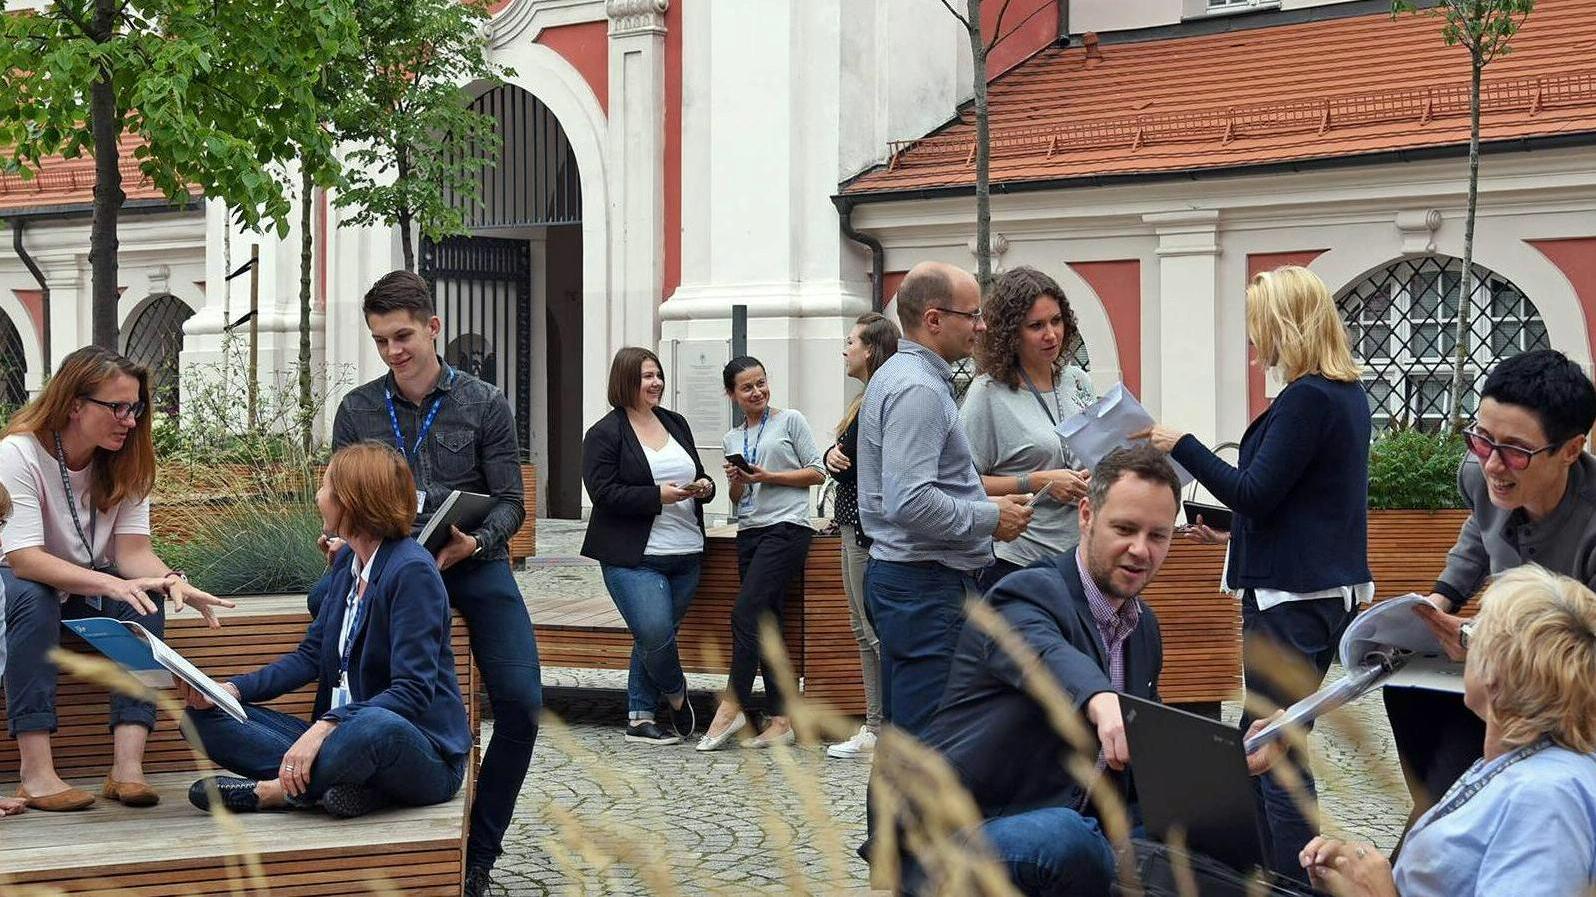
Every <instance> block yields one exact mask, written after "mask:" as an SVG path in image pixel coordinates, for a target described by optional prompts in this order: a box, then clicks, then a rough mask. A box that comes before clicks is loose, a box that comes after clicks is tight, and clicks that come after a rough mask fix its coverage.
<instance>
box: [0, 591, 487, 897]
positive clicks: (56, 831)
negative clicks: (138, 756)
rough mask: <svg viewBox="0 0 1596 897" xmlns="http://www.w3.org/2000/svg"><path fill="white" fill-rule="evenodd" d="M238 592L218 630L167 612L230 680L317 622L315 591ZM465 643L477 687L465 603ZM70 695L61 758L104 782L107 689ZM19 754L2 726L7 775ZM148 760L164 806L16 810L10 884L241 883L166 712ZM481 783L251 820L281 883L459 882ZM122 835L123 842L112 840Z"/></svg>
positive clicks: (198, 655) (62, 709)
mask: <svg viewBox="0 0 1596 897" xmlns="http://www.w3.org/2000/svg"><path fill="white" fill-rule="evenodd" d="M235 600H237V601H238V604H239V607H238V608H236V609H234V610H230V611H223V612H222V615H223V627H222V628H221V629H218V630H211V629H207V628H206V627H204V626H203V625H202V624H201V623H200V621H199V619H198V617H197V616H195V615H193V614H192V613H191V612H186V613H184V614H183V615H181V616H178V617H174V618H172V619H170V620H168V622H167V638H166V641H167V642H168V643H169V644H171V645H172V646H173V647H174V648H176V649H177V650H178V651H179V652H180V653H182V654H183V655H184V656H185V657H187V658H188V659H189V660H191V661H192V662H194V663H195V664H196V665H197V666H199V667H200V668H201V669H203V670H204V671H205V672H206V673H208V674H210V675H211V676H213V677H214V678H216V679H218V680H225V679H227V678H228V677H231V676H234V675H237V674H239V673H243V672H248V671H250V670H253V669H256V668H258V667H259V666H261V665H262V664H264V663H266V662H269V661H271V660H273V659H275V658H277V657H278V656H280V655H282V654H283V653H285V652H287V651H290V650H292V649H293V648H294V647H295V646H296V645H298V644H299V640H300V638H301V637H302V636H303V635H304V632H305V628H306V626H307V625H308V624H309V621H310V617H309V614H308V613H307V612H306V610H305V597H304V596H303V595H262V596H241V597H239V598H237V599H235ZM63 643H64V646H65V647H67V648H69V649H70V650H74V651H79V652H81V653H85V654H92V653H93V649H91V648H89V647H88V646H87V645H85V644H83V643H82V642H80V641H78V640H77V639H75V638H73V637H71V636H67V637H66V638H64V639H63ZM452 645H453V648H454V653H455V663H456V674H457V675H458V676H459V677H460V684H461V688H462V690H463V692H464V693H465V694H466V695H474V694H475V693H476V690H477V689H476V677H475V675H474V674H475V669H474V667H473V666H472V664H471V653H470V643H469V641H468V639H467V635H466V627H465V623H464V621H463V620H462V619H461V618H460V617H459V615H458V614H457V615H455V618H454V625H453V631H452ZM96 656H97V655H96ZM314 697H315V688H314V686H308V687H306V688H305V689H301V690H300V691H297V692H294V693H292V694H288V695H284V696H283V697H281V698H279V699H277V700H276V701H273V702H271V703H270V704H269V706H271V707H273V708H275V709H278V710H281V711H283V712H285V713H291V714H294V715H296V716H305V715H308V714H309V712H310V708H311V702H312V701H313V700H314ZM3 706H4V701H3V699H0V707H3ZM57 708H58V712H59V714H60V717H61V720H60V728H59V730H58V731H57V732H56V734H55V737H54V738H53V739H52V740H51V746H52V748H53V751H54V754H55V759H56V766H57V769H58V771H59V772H60V773H61V775H62V776H63V777H65V778H67V779H68V780H71V781H73V782H74V783H75V784H77V785H78V786H79V787H83V788H90V789H92V790H95V791H96V792H97V791H98V787H99V783H100V782H101V781H102V780H103V778H104V776H105V773H106V772H107V770H108V769H109V767H110V758H111V742H110V733H109V731H108V729H107V727H106V692H105V690H104V689H103V688H101V687H100V686H97V685H92V684H89V683H86V682H82V681H79V680H75V679H73V678H71V677H69V676H65V675H63V676H62V679H61V686H60V691H59V695H58V701H57ZM467 712H468V713H469V714H470V718H471V725H472V730H473V732H475V731H476V730H477V728H478V724H479V720H480V717H479V714H478V713H477V708H476V706H475V702H474V701H472V700H468V701H467ZM17 764H18V758H17V750H16V742H15V741H14V740H12V739H10V738H0V782H6V783H12V782H14V781H15V778H16V774H17ZM145 770H146V772H147V773H149V774H150V776H151V782H152V784H155V785H156V787H157V788H158V789H159V790H160V791H161V794H162V802H161V805H160V806H159V807H158V808H155V809H153V810H129V809H127V808H123V807H120V806H119V805H117V804H115V803H113V802H110V801H106V800H103V799H102V800H101V801H99V802H98V803H96V804H95V806H94V808H92V809H90V810H88V811H85V812H82V813H68V814H47V813H39V812H31V813H28V814H26V816H24V817H22V818H19V819H15V820H6V823H5V824H6V827H5V831H4V836H3V837H0V897H4V895H5V894H6V893H7V886H8V885H20V884H24V883H27V884H40V885H50V886H52V887H56V888H61V889H63V890H65V891H67V892H68V893H73V894H105V895H110V894H111V893H113V892H115V893H117V894H123V895H126V894H131V895H150V897H155V895H165V894H173V893H184V894H189V893H192V894H213V893H215V894H222V893H231V890H230V885H229V884H228V881H227V877H226V874H225V872H224V870H225V869H226V868H228V864H229V863H236V857H235V856H234V854H235V853H236V852H237V849H238V848H237V845H236V844H235V843H234V842H233V841H232V840H231V839H230V838H229V837H228V836H226V835H225V834H224V833H222V832H221V831H220V830H219V829H218V828H217V827H216V826H215V824H214V823H213V822H212V821H211V819H210V818H209V817H208V816H206V815H204V814H201V813H199V812H198V811H197V810H194V809H193V808H192V807H190V806H189V804H188V800H187V797H186V794H187V789H188V785H189V783H190V782H192V781H193V780H194V779H195V778H196V777H197V773H196V771H195V770H196V765H195V760H194V755H193V753H192V751H191V750H190V748H189V746H188V744H187V742H185V741H184V740H183V738H182V735H181V734H180V733H179V731H178V728H177V725H176V723H175V721H173V720H171V719H170V718H163V719H161V720H160V723H159V725H158V727H157V729H156V731H155V732H154V733H153V734H152V735H151V737H150V742H149V746H148V748H147V750H146V752H145ZM0 790H3V792H4V793H7V794H10V793H13V792H14V791H15V786H14V784H4V785H0ZM468 791H469V786H468V787H467V788H462V789H461V792H460V794H459V795H458V796H456V798H455V799H454V800H453V801H451V802H449V803H446V804H441V805H438V806H435V807H424V808H414V809H402V810H384V811H381V812H379V813H375V814H372V815H371V816H367V817H363V818H361V819H358V820H342V821H338V820H332V819H331V818H330V817H327V816H325V815H323V814H312V813H295V814H290V815H283V814H262V815H260V816H252V817H249V818H245V819H242V822H243V823H244V828H245V832H246V835H247V836H248V840H249V841H250V843H251V844H252V845H253V848H254V849H255V850H256V851H257V852H259V854H260V858H261V861H262V862H263V863H264V864H265V866H266V870H267V875H268V877H269V878H270V879H271V885H272V893H273V894H276V895H285V894H286V895H294V894H303V895H312V894H314V895H344V894H347V895H351V897H352V895H356V894H360V895H365V894H370V893H373V891H372V890H371V888H370V887H369V884H368V879H372V878H373V877H374V874H375V872H374V870H380V873H381V874H382V875H383V876H384V877H385V878H386V879H387V881H388V882H389V883H390V884H391V885H392V886H393V887H394V888H396V889H397V891H398V892H399V893H404V894H436V895H454V894H458V893H459V891H460V882H461V877H462V875H463V874H464V862H465V826H466V807H467V805H468ZM68 826H70V829H69V828H67V827H68ZM108 846H110V847H114V849H113V850H110V851H108V850H107V849H106V848H107V847H108ZM379 858H380V859H379ZM115 859H121V860H126V861H127V862H121V863H117V862H113V860H115Z"/></svg>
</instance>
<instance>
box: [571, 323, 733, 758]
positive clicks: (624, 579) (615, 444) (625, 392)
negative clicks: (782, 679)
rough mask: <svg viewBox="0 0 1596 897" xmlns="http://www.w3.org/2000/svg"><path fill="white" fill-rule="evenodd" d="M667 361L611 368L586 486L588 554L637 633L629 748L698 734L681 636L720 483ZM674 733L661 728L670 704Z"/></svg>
mask: <svg viewBox="0 0 1596 897" xmlns="http://www.w3.org/2000/svg"><path fill="white" fill-rule="evenodd" d="M664 394H665V369H664V367H663V366H662V365H661V364H660V362H659V356H657V355H655V354H654V353H653V352H650V351H649V350H647V349H640V348H637V347H634V346H628V347H627V348H624V349H622V350H621V351H619V352H617V353H615V360H614V361H613V362H612V363H611V364H610V384H609V399H610V406H611V408H612V409H613V410H611V411H610V413H609V414H606V415H605V416H604V417H603V418H602V419H600V420H599V422H598V423H596V424H594V425H593V426H592V427H591V428H589V429H588V431H587V435H586V436H584V437H583V438H582V482H583V483H584V484H585V485H586V486H587V493H588V495H589V496H591V497H592V499H593V512H592V514H591V515H590V517H589V519H588V525H587V536H586V537H585V538H584V539H583V540H582V554H583V555H585V556H587V557H590V558H593V559H594V560H596V561H598V562H599V564H600V565H602V567H603V571H604V586H605V588H607V589H609V592H610V597H611V598H612V599H614V601H615V606H616V607H617V608H619V609H620V612H621V616H622V617H623V618H625V620H626V626H627V628H628V629H630V630H632V667H631V672H630V674H629V675H628V676H627V680H626V707H627V714H626V715H627V726H626V740H627V741H629V742H633V743H639V744H657V745H665V744H676V743H678V742H680V741H681V740H682V739H683V738H688V737H691V736H692V734H693V731H694V730H695V729H696V728H697V727H698V724H697V720H696V719H695V718H694V716H693V704H692V702H691V701H689V700H687V677H686V676H684V675H683V673H682V662H681V659H680V658H679V657H678V656H677V653H676V628H677V626H679V625H680V624H681V622H682V617H683V616H685V615H686V613H687V607H688V605H690V604H691V603H692V601H693V593H694V592H695V591H697V589H698V574H699V567H700V564H701V562H702V560H703V557H704V507H703V506H704V503H705V502H707V501H709V500H711V499H713V498H714V497H715V483H714V481H712V480H711V479H709V477H707V476H705V475H704V465H703V464H702V463H700V461H699V459H698V452H697V451H696V450H695V449H694V447H693V433H692V430H690V429H688V426H687V419H686V418H684V417H682V416H681V415H680V414H677V413H676V412H674V411H668V410H666V409H664V408H661V407H660V404H659V403H660V399H661V398H662V397H663V396H664ZM661 697H664V698H665V699H666V701H667V702H668V703H669V705H670V708H671V731H666V730H665V729H662V728H660V727H659V726H658V725H656V724H655V722H654V714H655V711H656V710H657V709H658V708H659V702H660V698H661Z"/></svg>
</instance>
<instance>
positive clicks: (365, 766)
mask: <svg viewBox="0 0 1596 897" xmlns="http://www.w3.org/2000/svg"><path fill="white" fill-rule="evenodd" d="M244 714H245V715H246V716H248V717H249V721H248V722H242V723H241V722H239V721H238V720H235V719H233V718H232V717H230V716H228V715H227V714H226V713H223V712H222V711H220V710H190V711H188V719H189V722H190V723H192V724H193V726H194V731H195V734H197V735H198V736H199V740H200V745H201V746H202V747H203V748H204V749H205V753H206V755H207V756H209V757H210V758H211V760H213V761H214V762H215V763H216V764H217V765H218V766H220V767H222V768H223V769H226V770H228V771H229V772H233V773H236V774H238V775H241V776H243V777H244V778H247V779H254V780H255V781H263V780H269V779H275V778H277V775H278V769H279V768H280V767H281V766H282V763H283V755H284V754H286V753H288V749H289V748H291V747H293V746H294V742H295V741H298V740H299V736H301V735H303V734H305V730H307V729H309V728H310V723H308V722H306V721H304V720H302V719H299V718H297V717H292V716H289V715H288V714H286V713H279V712H277V711H276V710H271V709H268V708H266V707H258V706H256V705H254V704H247V705H245V706H244ZM465 765H466V758H465V757H446V756H444V755H443V754H441V753H439V751H438V747H437V745H434V744H433V743H432V742H431V741H428V740H427V736H425V735H423V734H421V730H420V729H417V728H416V727H415V726H414V725H412V724H411V723H410V721H409V720H406V719H405V718H404V717H402V716H400V715H399V714H397V713H394V712H393V711H392V710H387V709H385V708H382V707H362V708H360V709H358V710H356V711H355V712H354V713H352V714H350V716H349V718H348V719H346V720H344V721H343V722H341V723H339V724H338V725H337V726H336V727H335V728H334V729H333V730H332V733H331V734H329V735H328V736H327V740H326V741H324V742H322V745H321V750H320V751H319V752H318V753H317V754H316V762H315V763H314V764H313V765H312V766H311V769H310V787H309V789H308V790H307V791H306V792H305V794H304V800H305V801H306V802H314V801H317V800H320V799H321V796H322V795H323V794H324V793H326V791H327V789H328V788H331V787H332V786H334V785H358V786H363V787H366V788H370V789H372V790H374V791H376V792H377V793H378V794H380V795H381V796H382V797H383V799H384V800H386V801H387V802H388V803H392V804H402V805H406V806H412V807H420V806H426V805H427V804H441V803H443V802H444V801H446V800H448V799H450V798H452V797H454V795H455V792H457V791H459V790H460V783H461V781H462V780H463V779H464V778H465Z"/></svg>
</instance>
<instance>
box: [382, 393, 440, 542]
mask: <svg viewBox="0 0 1596 897" xmlns="http://www.w3.org/2000/svg"><path fill="white" fill-rule="evenodd" d="M455 375H456V372H455V370H454V368H450V369H449V385H450V386H453V385H454V378H455ZM382 395H383V398H384V399H386V400H387V402H388V423H390V424H392V425H393V444H394V445H395V446H397V447H398V449H399V454H401V455H403V456H404V457H405V460H406V461H408V460H410V457H411V456H412V455H416V456H419V455H420V453H421V444H422V443H423V442H426V440H427V434H428V433H430V432H432V422H433V421H435V420H437V418H438V409H439V408H440V407H442V405H443V399H444V396H438V397H437V398H436V399H433V400H432V407H431V408H429V409H427V416H426V417H425V418H423V419H422V421H421V429H420V430H419V431H418V432H417V433H416V444H415V445H414V446H413V447H412V448H411V449H410V450H409V451H406V450H405V434H404V431H403V430H401V429H399V412H398V411H396V410H395V409H394V407H393V389H392V388H391V387H387V386H384V387H383V390H382ZM426 508H427V491H426V490H425V489H417V490H416V513H417V514H420V513H422V512H424V511H425V510H426Z"/></svg>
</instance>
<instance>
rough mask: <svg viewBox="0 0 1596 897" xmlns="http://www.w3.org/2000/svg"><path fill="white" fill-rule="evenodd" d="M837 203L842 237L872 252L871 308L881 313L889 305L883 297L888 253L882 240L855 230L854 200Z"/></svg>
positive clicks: (840, 199) (843, 198)
mask: <svg viewBox="0 0 1596 897" xmlns="http://www.w3.org/2000/svg"><path fill="white" fill-rule="evenodd" d="M836 202H837V215H838V218H839V219H840V220H841V222H842V235H843V236H844V237H847V238H848V239H850V240H852V241H854V242H855V243H858V244H860V245H862V246H864V247H865V248H866V249H869V250H870V308H871V309H872V310H873V311H876V312H879V311H881V309H883V308H885V307H886V305H887V303H886V300H885V298H884V297H883V296H882V293H884V292H885V291H886V286H885V284H883V283H882V279H883V278H884V277H886V268H887V251H886V250H885V249H882V248H881V241H880V240H877V239H876V238H875V237H872V236H870V235H869V234H867V233H863V232H860V231H857V230H854V229H853V200H851V199H849V198H848V197H846V196H839V197H837V198H836Z"/></svg>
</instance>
